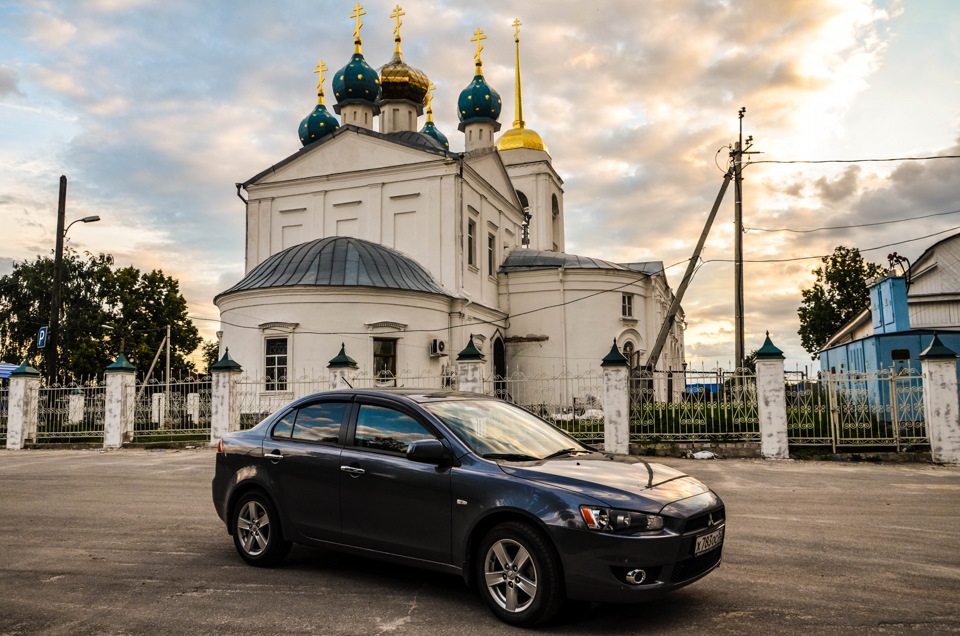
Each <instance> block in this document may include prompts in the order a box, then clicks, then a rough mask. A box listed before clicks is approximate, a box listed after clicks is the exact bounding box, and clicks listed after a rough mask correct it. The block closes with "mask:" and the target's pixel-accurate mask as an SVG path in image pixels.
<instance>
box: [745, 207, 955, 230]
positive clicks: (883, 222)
mask: <svg viewBox="0 0 960 636" xmlns="http://www.w3.org/2000/svg"><path fill="white" fill-rule="evenodd" d="M949 214H960V210H951V211H950V212H937V213H935V214H924V215H923V216H912V217H910V218H906V219H894V220H892V221H877V222H876V223H857V224H853V225H834V226H830V227H815V228H811V229H808V230H797V229H793V228H789V227H780V228H772V229H767V228H762V227H745V228H743V229H744V231H747V232H794V233H796V234H809V233H811V232H821V231H824V230H847V229H851V228H856V227H873V226H876V225H891V224H893V223H904V222H906V221H917V220H920V219H930V218H933V217H935V216H947V215H949Z"/></svg>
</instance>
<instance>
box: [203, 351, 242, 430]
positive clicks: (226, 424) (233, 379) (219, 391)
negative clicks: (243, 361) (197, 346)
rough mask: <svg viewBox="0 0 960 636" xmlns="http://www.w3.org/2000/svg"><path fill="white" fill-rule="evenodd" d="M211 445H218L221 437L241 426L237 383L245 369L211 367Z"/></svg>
mask: <svg viewBox="0 0 960 636" xmlns="http://www.w3.org/2000/svg"><path fill="white" fill-rule="evenodd" d="M210 372H211V373H210V378H211V382H210V383H211V385H212V386H211V396H210V445H211V446H216V445H217V444H218V443H219V442H220V438H221V437H223V436H224V435H226V434H227V433H229V432H230V431H236V430H239V428H240V400H239V399H238V397H239V396H238V393H239V392H238V391H237V384H238V383H239V382H240V374H241V373H242V372H243V370H242V369H241V368H240V366H239V365H237V366H236V367H235V368H234V367H231V368H225V369H215V368H212V367H211V369H210Z"/></svg>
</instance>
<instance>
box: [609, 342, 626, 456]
mask: <svg viewBox="0 0 960 636" xmlns="http://www.w3.org/2000/svg"><path fill="white" fill-rule="evenodd" d="M603 449H604V450H605V451H608V452H611V453H619V454H622V455H627V454H629V453H630V367H629V366H627V364H626V360H624V364H622V365H608V366H604V367H603Z"/></svg>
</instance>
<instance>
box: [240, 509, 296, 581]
mask: <svg viewBox="0 0 960 636" xmlns="http://www.w3.org/2000/svg"><path fill="white" fill-rule="evenodd" d="M233 545H234V546H236V548H237V552H238V553H239V554H240V557H241V558H242V559H243V560H244V561H246V562H247V563H249V564H250V565H256V566H259V567H269V566H272V565H277V564H279V563H280V562H281V561H283V559H284V557H286V556H287V553H288V552H289V551H290V542H289V541H284V540H283V529H282V528H281V527H280V516H279V515H278V514H277V511H276V509H275V508H274V507H273V504H272V503H271V502H270V500H269V499H268V498H267V496H266V495H264V494H262V493H259V492H252V493H247V494H246V495H244V496H243V497H241V498H240V501H238V502H237V505H236V506H235V507H234V509H233Z"/></svg>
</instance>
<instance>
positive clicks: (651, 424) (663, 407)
mask: <svg viewBox="0 0 960 636" xmlns="http://www.w3.org/2000/svg"><path fill="white" fill-rule="evenodd" d="M678 387H683V389H684V390H680V391H679V395H678ZM759 440H760V418H759V415H758V409H757V379H756V376H755V375H754V374H753V373H752V372H751V371H749V370H747V369H740V370H738V371H736V372H726V371H710V372H699V371H683V372H679V371H654V372H650V371H645V370H637V371H634V372H632V373H631V377H630V441H632V442H639V443H657V442H731V441H759Z"/></svg>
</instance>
